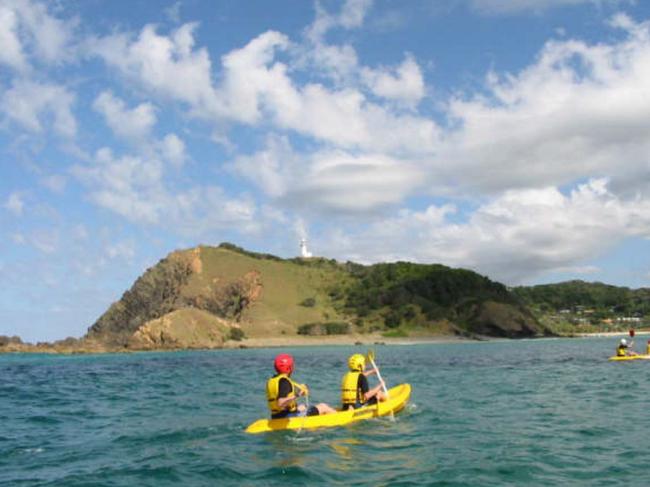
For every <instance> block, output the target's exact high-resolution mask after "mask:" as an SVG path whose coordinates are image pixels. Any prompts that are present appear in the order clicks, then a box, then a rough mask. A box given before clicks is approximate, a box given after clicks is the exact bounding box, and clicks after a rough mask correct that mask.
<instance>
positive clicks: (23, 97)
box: [0, 80, 77, 137]
mask: <svg viewBox="0 0 650 487" xmlns="http://www.w3.org/2000/svg"><path fill="white" fill-rule="evenodd" d="M74 101H75V96H74V94H72V93H70V92H69V91H68V90H67V89H66V88H65V87H63V86H59V85H54V84H48V83H37V82H34V81H26V80H15V81H14V83H13V86H12V87H11V88H10V89H9V90H7V91H5V93H4V95H3V96H2V99H0V111H2V112H3V113H4V114H5V116H6V117H8V118H9V119H10V120H12V121H14V122H15V123H18V124H19V125H22V126H23V127H24V128H26V129H28V130H30V131H32V132H42V131H43V123H44V121H45V119H47V117H51V118H52V119H53V120H52V125H53V128H54V131H55V132H57V133H58V134H59V135H62V136H64V137H74V136H75V134H76V132H77V121H76V120H75V117H74V115H73V114H72V105H73V103H74ZM48 122H49V120H48Z"/></svg>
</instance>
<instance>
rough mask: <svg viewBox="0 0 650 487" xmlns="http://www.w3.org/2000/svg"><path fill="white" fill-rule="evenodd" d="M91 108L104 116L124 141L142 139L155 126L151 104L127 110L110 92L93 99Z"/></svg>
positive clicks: (154, 112)
mask: <svg viewBox="0 0 650 487" xmlns="http://www.w3.org/2000/svg"><path fill="white" fill-rule="evenodd" d="M93 108H94V109H95V110H96V111H97V112H99V113H101V114H102V115H103V116H104V118H105V120H106V123H107V124H108V126H109V127H110V128H111V130H112V131H113V132H114V133H115V134H116V135H118V136H120V137H124V138H126V139H136V140H137V139H144V138H146V137H148V136H149V134H150V133H151V129H152V127H153V126H154V125H155V124H156V109H155V107H154V106H153V105H152V104H151V103H141V104H140V105H138V106H137V107H135V108H132V109H129V108H127V107H126V106H125V103H124V101H123V100H121V99H120V98H118V97H116V96H115V95H113V94H112V93H111V92H110V91H104V92H102V93H101V94H100V95H99V96H98V97H97V98H96V99H95V101H94V103H93Z"/></svg>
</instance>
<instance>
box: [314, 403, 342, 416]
mask: <svg viewBox="0 0 650 487" xmlns="http://www.w3.org/2000/svg"><path fill="white" fill-rule="evenodd" d="M316 409H318V414H332V413H336V412H337V411H336V409H334V408H333V407H331V406H329V405H328V404H325V403H324V402H321V403H319V404H316Z"/></svg>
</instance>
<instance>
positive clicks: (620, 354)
mask: <svg viewBox="0 0 650 487" xmlns="http://www.w3.org/2000/svg"><path fill="white" fill-rule="evenodd" d="M626 355H627V347H626V346H624V345H619V346H618V348H617V349H616V356H617V357H625V356H626Z"/></svg>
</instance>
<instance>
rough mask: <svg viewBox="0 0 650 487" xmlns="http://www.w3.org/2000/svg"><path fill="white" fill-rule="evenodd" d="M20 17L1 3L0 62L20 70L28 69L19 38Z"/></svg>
mask: <svg viewBox="0 0 650 487" xmlns="http://www.w3.org/2000/svg"><path fill="white" fill-rule="evenodd" d="M17 31H18V18H17V16H16V13H15V12H14V11H13V10H12V9H10V8H8V7H7V6H5V5H0V46H2V49H0V63H2V64H6V65H8V66H11V67H13V68H15V69H17V70H19V71H24V70H25V69H27V61H26V59H25V55H24V53H23V48H22V45H21V43H20V40H19V38H18V32H17Z"/></svg>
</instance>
